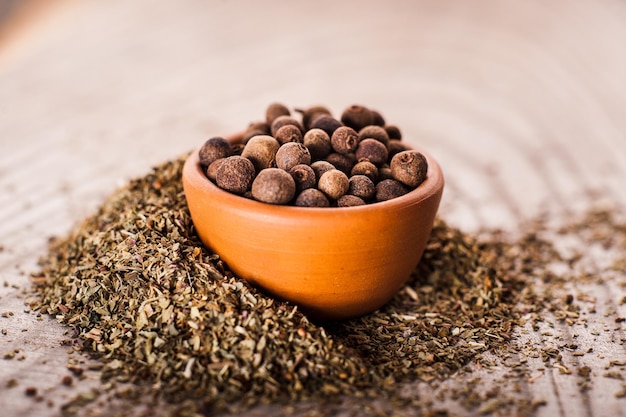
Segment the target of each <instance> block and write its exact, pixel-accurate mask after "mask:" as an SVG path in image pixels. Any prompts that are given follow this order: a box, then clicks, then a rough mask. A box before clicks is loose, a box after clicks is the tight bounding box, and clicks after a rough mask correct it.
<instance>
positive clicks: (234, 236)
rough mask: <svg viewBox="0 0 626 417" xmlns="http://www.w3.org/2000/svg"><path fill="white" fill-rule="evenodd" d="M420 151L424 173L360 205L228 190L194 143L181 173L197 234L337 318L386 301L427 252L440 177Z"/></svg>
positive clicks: (273, 289)
mask: <svg viewBox="0 0 626 417" xmlns="http://www.w3.org/2000/svg"><path fill="white" fill-rule="evenodd" d="M229 140H230V141H231V142H236V141H238V140H241V135H235V136H233V137H230V138H229ZM418 150H419V151H420V152H422V153H423V154H424V156H426V159H427V160H428V174H427V178H426V180H425V181H424V182H423V183H422V184H421V185H420V186H419V187H418V188H416V189H415V190H413V191H411V192H409V193H408V194H405V195H404V196H402V197H398V198H395V199H392V200H388V201H385V202H378V203H373V204H367V205H364V206H356V207H340V208H337V207H332V208H313V207H295V206H277V205H272V204H267V203H262V202H258V201H254V200H251V199H247V198H245V197H241V196H238V195H235V194H231V193H229V192H227V191H224V190H222V189H220V188H218V187H217V186H216V185H215V184H213V183H212V182H211V181H210V180H209V179H208V178H206V176H205V175H204V172H203V170H202V168H201V167H200V163H199V158H198V152H197V150H196V151H194V152H193V153H192V154H191V155H190V156H189V158H188V159H187V161H186V163H185V166H184V168H183V178H182V180H183V186H184V190H185V197H186V199H187V204H188V206H189V211H190V213H191V217H192V220H193V223H194V226H195V228H196V230H197V232H198V235H199V237H200V239H201V240H202V242H203V243H204V245H205V246H206V247H207V248H209V249H210V250H212V251H214V252H215V253H217V254H218V255H219V256H220V257H221V258H222V260H224V261H225V262H226V264H227V265H228V267H229V268H230V269H231V270H232V271H233V272H234V273H235V274H236V275H237V276H239V277H241V278H244V279H245V280H247V281H248V282H250V283H251V284H252V285H254V286H256V287H258V288H260V289H261V290H262V291H263V292H265V293H266V294H269V295H271V296H274V297H277V298H280V299H284V300H287V301H290V302H292V303H294V304H296V305H298V306H299V307H300V308H301V309H302V311H304V312H305V313H307V314H308V315H309V316H311V317H312V318H313V319H317V320H340V319H347V318H353V317H357V316H361V315H364V314H367V313H370V312H372V311H374V310H376V309H377V308H379V307H381V306H383V305H384V304H385V303H387V302H388V301H389V300H390V299H391V298H392V297H393V296H394V294H395V293H396V292H397V291H398V290H399V289H400V287H401V286H402V285H403V284H404V283H405V282H406V280H407V279H408V278H409V276H410V274H411V272H412V271H413V270H414V269H415V267H416V266H417V264H418V262H419V260H420V258H421V256H422V253H423V251H424V247H425V246H426V242H427V240H428V238H429V236H430V233H431V229H432V226H433V223H434V220H435V214H436V213H437V209H438V207H439V201H440V200H441V194H442V191H443V186H444V180H443V174H442V172H441V169H440V167H439V165H438V164H437V162H436V161H435V160H434V159H433V158H432V156H430V155H429V154H428V153H426V152H424V151H423V150H421V149H418Z"/></svg>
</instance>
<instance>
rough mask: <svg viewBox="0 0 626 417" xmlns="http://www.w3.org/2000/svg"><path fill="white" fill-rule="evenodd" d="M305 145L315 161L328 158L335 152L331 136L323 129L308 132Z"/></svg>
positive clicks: (304, 141)
mask: <svg viewBox="0 0 626 417" xmlns="http://www.w3.org/2000/svg"><path fill="white" fill-rule="evenodd" d="M303 143H304V146H306V147H307V148H308V149H309V153H310V154H311V160H313V161H319V160H320V159H324V158H326V157H327V156H328V155H329V154H330V153H331V152H332V150H333V146H332V144H331V143H330V136H328V133H326V132H324V131H323V130H322V129H310V130H308V131H307V132H306V133H305V134H304V138H303Z"/></svg>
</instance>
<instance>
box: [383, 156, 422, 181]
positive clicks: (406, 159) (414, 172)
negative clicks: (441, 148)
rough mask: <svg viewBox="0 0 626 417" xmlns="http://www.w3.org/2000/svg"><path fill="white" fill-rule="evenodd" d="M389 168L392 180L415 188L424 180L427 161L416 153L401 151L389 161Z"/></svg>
mask: <svg viewBox="0 0 626 417" xmlns="http://www.w3.org/2000/svg"><path fill="white" fill-rule="evenodd" d="M390 168H391V175H392V176H393V178H394V179H396V180H398V181H400V182H401V183H403V184H404V185H407V186H409V187H411V188H415V187H417V186H419V185H420V184H421V183H422V182H424V180H425V179H426V173H427V172H428V161H427V160H426V157H425V156H424V155H422V154H421V153H419V152H417V151H402V152H400V153H398V154H396V155H394V157H393V158H392V159H391V164H390Z"/></svg>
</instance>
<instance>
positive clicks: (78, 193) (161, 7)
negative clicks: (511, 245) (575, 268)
mask: <svg viewBox="0 0 626 417" xmlns="http://www.w3.org/2000/svg"><path fill="white" fill-rule="evenodd" d="M36 3H37V2H36ZM39 3H43V2H39ZM47 3H48V4H47V6H46V7H45V13H44V12H29V13H27V14H24V15H22V16H21V17H20V20H19V24H13V25H10V23H11V21H10V19H11V16H9V17H8V18H7V19H9V23H7V22H6V21H5V22H3V23H2V24H3V25H4V27H10V28H11V30H10V32H9V31H8V30H5V31H3V32H2V36H1V37H0V150H1V153H0V246H1V249H0V312H6V313H7V314H6V315H7V317H0V328H1V329H6V335H3V334H0V352H1V353H3V354H4V353H5V352H8V351H13V350H15V349H18V350H19V352H18V353H17V354H16V357H15V358H14V359H11V360H4V361H2V362H1V363H0V409H1V410H2V411H1V412H0V413H1V414H2V415H5V416H13V415H33V416H52V415H56V414H58V412H59V410H58V406H59V405H60V404H61V403H62V402H63V401H64V400H67V399H69V398H70V397H71V396H72V395H75V394H76V392H79V390H80V389H85V388H86V387H89V386H97V385H98V381H97V372H89V373H88V375H89V378H87V379H86V380H84V381H81V382H80V386H78V387H76V386H75V387H74V388H70V387H65V386H62V385H61V384H60V380H61V378H62V376H64V375H67V374H68V372H67V370H66V369H65V366H66V363H67V346H64V345H62V342H63V341H64V340H67V339H68V338H69V336H68V335H65V333H64V332H66V329H64V328H62V327H60V326H59V325H57V324H56V323H55V322H54V321H53V320H50V319H48V318H38V317H37V315H36V314H35V313H32V312H28V311H25V309H26V307H25V306H24V295H23V289H25V288H27V287H28V286H29V278H28V275H29V273H30V272H32V271H35V270H36V269H37V265H36V262H37V259H38V257H40V256H42V255H43V254H44V253H45V251H46V243H47V240H48V238H49V237H50V236H53V235H62V234H64V233H66V232H67V231H68V230H69V229H70V227H71V226H72V225H73V224H74V223H76V222H78V221H79V220H81V219H82V218H83V217H85V216H86V215H88V214H89V213H91V212H93V210H95V208H96V207H97V206H98V204H99V203H100V202H101V201H102V200H103V199H104V198H105V197H106V196H107V195H108V194H109V193H111V192H112V191H113V190H114V189H115V188H116V187H117V186H118V185H120V184H121V183H123V182H124V181H126V180H127V179H129V178H131V177H134V176H138V175H142V174H143V173H145V172H146V171H147V170H148V168H149V167H151V166H152V165H154V164H156V163H159V162H161V161H164V160H167V159H171V158H173V157H176V156H178V155H180V154H182V153H183V152H186V151H188V150H190V149H192V148H193V147H195V146H197V145H199V144H200V143H201V142H202V141H203V140H204V139H205V138H206V137H208V136H209V135H214V134H224V133H229V132H232V131H236V130H239V129H240V128H241V127H242V126H244V125H245V124H246V123H247V122H248V121H249V120H251V119H257V118H260V117H261V115H262V114H263V111H264V108H265V106H266V105H267V104H268V103H270V102H272V101H277V100H278V101H283V102H285V103H288V104H290V105H292V106H307V105H310V104H318V103H323V104H327V105H329V106H330V107H331V108H332V109H333V110H334V111H335V112H339V111H340V110H341V109H342V108H344V107H345V106H347V105H349V104H352V103H363V104H366V105H370V106H372V107H375V108H377V109H379V110H380V111H381V112H382V113H384V114H385V115H386V117H387V119H388V120H390V121H392V122H394V123H396V124H398V125H399V126H401V127H402V128H403V131H404V134H405V137H406V138H407V140H408V141H410V142H413V143H415V144H419V145H420V146H423V147H424V148H427V149H428V150H429V152H430V153H431V154H433V155H434V156H435V157H436V158H437V159H438V160H439V162H440V164H441V166H442V167H443V169H444V172H445V175H446V180H447V183H446V190H445V193H444V197H443V202H442V207H441V211H440V214H441V216H442V217H443V218H444V219H445V220H446V221H448V222H449V223H450V224H452V225H455V226H459V227H461V228H462V229H463V230H465V231H468V232H473V231H477V230H478V229H480V228H482V227H488V228H493V227H499V228H503V229H505V230H509V231H516V230H519V228H520V227H521V225H522V224H523V221H524V220H527V219H530V218H533V217H534V216H536V215H538V214H540V213H543V212H548V213H550V214H551V215H552V216H556V217H558V216H559V213H563V212H565V211H570V212H571V211H573V212H582V211H583V210H585V209H586V208H587V207H589V206H590V205H592V204H594V203H597V201H598V200H602V201H603V202H604V203H606V204H614V205H624V204H625V203H626V186H625V182H626V53H625V52H626V46H625V45H626V25H625V24H624V22H626V2H624V1H618V0H615V1H608V0H607V1H597V0H588V1H576V2H574V1H569V0H561V1H557V0H554V1H549V2H548V1H540V0H536V1H526V0H519V1H508V2H495V1H472V2H465V1H452V2H438V1H419V2H413V1H389V2H379V3H374V2H360V1H359V2H357V1H349V2H334V1H317V2H306V3H298V4H294V2H286V1H285V2H277V1H271V2H254V1H251V0H249V1H238V2H234V1H232V2H230V1H204V2H201V1H193V0H185V1H180V2H165V1H161V2H154V1H148V0H137V1H133V2H127V1H122V0H110V1H106V2H103V1H95V0H93V1H70V0H65V1H50V2H47ZM50 4H52V5H54V7H52V6H51V5H50ZM7 25H10V26H7ZM597 262H598V263H600V262H601V259H598V260H597ZM624 279H625V277H624V276H617V277H613V279H607V280H604V282H602V283H596V284H593V283H591V284H584V285H583V284H580V285H579V289H580V288H583V287H584V288H583V289H584V291H585V292H586V293H588V294H589V297H590V299H593V300H595V302H594V303H593V304H594V306H595V307H596V308H597V314H591V315H589V317H587V320H586V323H584V325H583V324H580V325H578V326H576V327H573V328H568V327H557V328H553V329H540V331H534V330H533V329H531V328H528V329H522V331H521V332H520V336H519V337H520V339H519V340H520V341H521V343H529V344H537V345H541V343H543V342H542V340H544V338H543V336H542V335H545V334H546V333H545V332H553V333H556V334H557V335H558V337H559V338H560V340H561V341H562V343H564V344H565V343H568V340H572V338H576V340H577V343H579V344H581V345H584V346H585V347H591V348H593V351H594V352H595V353H596V354H594V355H586V356H585V357H584V358H582V359H577V357H574V356H568V357H567V358H565V360H566V362H567V364H568V366H569V367H570V369H571V370H572V372H573V373H574V375H576V372H577V370H578V369H581V367H583V366H589V367H591V369H592V373H591V378H592V380H593V382H594V384H593V388H591V389H590V390H587V391H584V392H581V390H580V387H579V385H578V383H579V381H580V379H579V378H575V377H572V376H571V375H567V374H563V373H562V372H559V370H558V369H556V368H554V369H545V370H543V371H534V369H539V367H540V365H541V364H540V363H538V362H537V361H538V359H532V358H529V359H528V362H527V364H526V367H527V370H528V371H529V372H530V373H531V375H532V377H531V378H524V379H522V380H521V382H520V383H521V386H522V388H521V392H522V394H523V395H524V396H526V397H527V398H530V399H532V400H536V401H537V402H539V403H542V404H543V403H544V402H545V404H544V405H542V406H540V407H538V408H537V409H536V411H535V414H536V415H538V416H618V415H626V412H625V411H624V410H626V399H624V398H617V397H616V396H615V395H614V394H615V393H616V392H618V391H619V390H620V389H621V388H620V387H622V385H621V384H623V381H620V380H619V379H611V378H603V377H602V374H603V373H604V372H606V370H605V367H606V366H607V364H608V363H610V361H611V360H614V361H617V362H618V363H620V361H622V362H624V361H626V346H625V344H624V341H625V338H624V331H623V329H622V328H621V326H620V325H619V324H618V325H616V323H615V321H614V319H615V316H616V315H617V316H620V315H621V317H624V316H626V306H625V305H624V304H620V303H619V300H620V299H621V297H623V296H624V295H625V294H626V285H624ZM573 285H577V284H573ZM585 285H586V286H585ZM609 309H612V310H611V311H612V312H613V313H614V314H608V313H607V312H608V311H609ZM9 312H12V313H13V315H9V314H8V313H9ZM74 358H75V360H80V361H84V360H85V359H84V358H81V357H78V356H74ZM614 370H616V371H618V372H622V373H624V366H621V367H620V366H615V369H614ZM477 372H478V371H477ZM504 373H505V371H504V370H495V371H493V370H492V372H489V373H487V372H482V373H480V372H478V374H477V375H482V376H483V377H484V378H486V379H487V380H489V378H491V379H492V380H493V381H494V382H493V384H496V383H499V382H496V381H498V378H499V377H498V375H502V374H504ZM11 379H16V380H18V381H19V386H18V387H17V388H11V389H9V388H7V387H6V384H7V381H9V380H11ZM28 386H33V387H36V388H37V390H38V393H39V396H40V397H41V398H43V400H41V401H39V400H38V398H37V397H36V398H34V399H33V398H30V397H26V396H25V395H24V389H25V388H26V387H28ZM420 395H422V396H424V398H427V399H428V398H430V399H432V400H433V401H434V402H435V404H436V405H437V404H438V403H437V401H438V400H437V397H436V392H433V391H432V390H430V389H427V388H424V389H423V390H422V391H421V392H420ZM51 401H52V402H53V404H51V403H50V402H51ZM439 405H440V407H441V408H442V409H448V410H450V411H451V412H452V413H455V414H460V415H463V414H465V415H471V414H472V412H471V411H468V410H465V409H464V408H463V407H460V406H459V405H458V404H456V403H455V402H454V401H451V400H446V401H445V402H442V403H441V404H439ZM475 412H476V411H474V413H475ZM418 414H419V413H418Z"/></svg>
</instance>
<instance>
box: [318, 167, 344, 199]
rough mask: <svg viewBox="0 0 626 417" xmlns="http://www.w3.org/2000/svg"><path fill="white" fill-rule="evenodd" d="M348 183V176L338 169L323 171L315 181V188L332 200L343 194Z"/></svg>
mask: <svg viewBox="0 0 626 417" xmlns="http://www.w3.org/2000/svg"><path fill="white" fill-rule="evenodd" d="M349 185H350V182H349V180H348V176H347V175H346V174H344V173H343V172H341V171H339V170H338V169H331V170H330V171H327V172H325V173H324V174H322V176H321V177H320V179H319V181H318V182H317V188H318V189H319V190H320V191H321V192H323V193H324V194H326V195H327V196H328V197H329V198H331V199H333V200H337V199H338V198H339V197H341V196H342V195H344V194H345V193H346V192H347V191H348V187H349Z"/></svg>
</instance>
